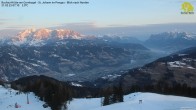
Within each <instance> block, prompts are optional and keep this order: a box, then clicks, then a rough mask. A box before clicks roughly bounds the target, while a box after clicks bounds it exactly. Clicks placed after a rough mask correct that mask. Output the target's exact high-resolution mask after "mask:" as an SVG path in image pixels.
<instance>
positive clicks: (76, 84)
mask: <svg viewBox="0 0 196 110" xmlns="http://www.w3.org/2000/svg"><path fill="white" fill-rule="evenodd" d="M71 85H72V86H76V87H82V85H81V84H78V83H75V82H71Z"/></svg>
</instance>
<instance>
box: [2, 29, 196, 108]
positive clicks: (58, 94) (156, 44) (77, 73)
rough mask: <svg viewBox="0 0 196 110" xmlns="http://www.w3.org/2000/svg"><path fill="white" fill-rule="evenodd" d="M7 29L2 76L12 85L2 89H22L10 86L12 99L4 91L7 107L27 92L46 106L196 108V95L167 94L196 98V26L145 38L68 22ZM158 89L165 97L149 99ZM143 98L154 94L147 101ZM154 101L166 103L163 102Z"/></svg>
mask: <svg viewBox="0 0 196 110" xmlns="http://www.w3.org/2000/svg"><path fill="white" fill-rule="evenodd" d="M3 36H4V35H3ZM3 36H1V37H3ZM5 37H6V36H4V39H1V40H0V84H1V85H3V86H4V87H5V88H4V87H2V86H0V93H1V94H0V95H2V96H3V95H4V92H6V91H7V89H6V88H8V91H12V93H15V96H14V95H13V94H12V93H11V92H10V94H9V93H7V92H6V93H5V94H6V95H5V97H7V98H6V99H7V100H6V102H5V103H1V101H2V100H3V99H2V98H0V105H2V106H3V108H6V107H7V106H8V105H9V102H10V101H11V100H12V99H15V100H18V99H19V98H20V97H21V98H24V97H25V94H27V100H29V99H28V94H29V97H30V98H32V99H33V101H34V103H36V104H37V106H36V108H39V109H44V108H47V109H50V108H51V109H52V110H67V109H68V110H70V109H71V110H80V109H81V108H84V109H86V110H94V109H96V110H109V109H112V108H114V109H118V108H122V107H123V108H124V109H127V108H129V107H128V106H129V104H131V105H132V106H131V107H132V108H134V109H135V110H139V109H140V110H141V107H142V106H143V107H148V108H149V107H150V108H152V110H163V109H170V110H174V109H180V110H182V109H183V108H184V106H188V109H189V108H190V109H191V110H193V109H195V108H194V107H195V105H193V102H192V101H195V99H191V98H183V97H177V96H176V97H174V96H172V97H171V96H166V95H179V96H186V97H192V98H196V35H195V34H190V33H186V32H164V33H159V34H153V35H151V36H150V37H149V39H147V40H146V41H140V40H138V39H137V38H134V37H130V36H118V35H103V36H93V35H91V36H90V35H83V34H80V33H78V32H75V31H72V30H68V29H56V30H52V29H27V30H24V31H21V32H19V33H18V34H17V35H16V36H14V37H10V38H6V39H5ZM9 85H10V86H11V88H12V89H15V90H12V89H9ZM17 90H18V91H17ZM21 91H22V92H23V93H22V94H20V92H21ZM18 92H19V96H16V95H17V93H18ZM32 92H33V93H32ZM144 92H151V93H144ZM130 93H132V94H130ZM155 93H159V94H155ZM125 94H126V96H125V97H123V95H125ZM160 94H165V95H160ZM34 95H36V96H38V97H35V96H34ZM12 96H14V97H13V98H10V97H12ZM154 96H155V97H157V98H158V99H153V100H149V99H151V98H152V97H154ZM8 97H9V98H8ZM34 97H35V98H34ZM38 98H39V99H40V100H41V102H39V101H36V100H37V99H38ZM83 98H89V99H83ZM91 98H92V99H91ZM166 98H168V102H169V103H167V101H165V99H166ZM177 98H180V99H181V100H180V102H179V100H177ZM142 99H144V101H145V99H146V100H147V101H150V102H148V103H146V102H147V101H146V102H144V104H142ZM170 99H171V100H170ZM172 99H175V100H172ZM15 100H12V103H13V101H15ZM138 100H139V104H141V106H138V105H137V101H138ZM157 100H158V101H157ZM183 100H185V101H184V102H183ZM42 101H43V102H42ZM85 101H86V102H85ZM123 101H125V102H123ZM188 101H191V103H189V102H188ZM2 102H3V101H2ZM19 102H20V103H22V104H23V105H24V107H25V108H27V109H28V105H25V104H24V103H23V101H19ZM68 102H69V103H68ZM119 102H121V103H119ZM154 102H156V104H158V105H162V103H163V102H164V104H165V105H166V106H165V107H163V108H161V107H159V106H156V104H155V105H153V104H152V103H154ZM170 102H171V104H170ZM28 103H29V102H28ZM84 103H92V104H91V105H90V104H87V105H86V106H84V105H83V104H84ZM114 103H118V104H114ZM41 104H43V107H44V108H43V107H42V106H40V105H41ZM110 104H113V105H110ZM145 104H147V105H145ZM149 104H150V105H149ZM172 104H173V105H172ZM179 104H181V105H183V107H182V106H180V105H179ZM80 105H81V106H80ZM106 105H108V106H106ZM174 105H175V106H174ZM102 106H104V107H102ZM9 107H10V108H13V107H12V105H11V106H9ZM30 109H33V108H30ZM185 109H186V108H185ZM146 110H149V109H146ZM183 110H184V109H183Z"/></svg>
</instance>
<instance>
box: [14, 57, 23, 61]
mask: <svg viewBox="0 0 196 110" xmlns="http://www.w3.org/2000/svg"><path fill="white" fill-rule="evenodd" d="M11 58H12V59H14V60H15V61H18V62H24V61H22V60H20V59H17V58H15V57H11Z"/></svg>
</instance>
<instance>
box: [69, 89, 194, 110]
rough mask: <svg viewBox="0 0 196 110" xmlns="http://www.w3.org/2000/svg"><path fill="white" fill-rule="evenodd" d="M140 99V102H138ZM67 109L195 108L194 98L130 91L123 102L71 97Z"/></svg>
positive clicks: (168, 109) (143, 109)
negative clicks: (108, 102) (114, 102)
mask: <svg viewBox="0 0 196 110" xmlns="http://www.w3.org/2000/svg"><path fill="white" fill-rule="evenodd" d="M139 100H142V104H139ZM68 110H196V99H194V98H187V97H179V96H171V95H160V94H155V93H132V94H129V95H126V96H124V102H122V103H116V104H112V105H108V106H101V99H100V98H92V99H73V101H71V102H70V104H68Z"/></svg>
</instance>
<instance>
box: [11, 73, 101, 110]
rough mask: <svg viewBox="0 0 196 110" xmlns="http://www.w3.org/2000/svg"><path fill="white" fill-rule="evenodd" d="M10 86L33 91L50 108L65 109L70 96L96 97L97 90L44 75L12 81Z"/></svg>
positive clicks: (70, 98) (24, 90)
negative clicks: (74, 85) (72, 84)
mask: <svg viewBox="0 0 196 110" xmlns="http://www.w3.org/2000/svg"><path fill="white" fill-rule="evenodd" d="M12 88H14V89H17V90H20V91H23V92H34V93H35V95H37V96H39V97H40V99H41V100H42V101H45V102H46V103H47V104H48V105H49V106H50V107H51V108H52V110H60V109H61V107H64V109H66V102H68V101H71V100H72V98H76V97H77V98H79V97H86V96H91V97H97V96H98V95H99V94H98V92H99V91H98V90H97V89H93V88H85V87H73V86H70V85H69V84H67V83H65V82H60V81H58V80H55V79H53V78H49V77H46V76H30V77H25V78H21V79H19V80H16V81H14V82H12Z"/></svg>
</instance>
